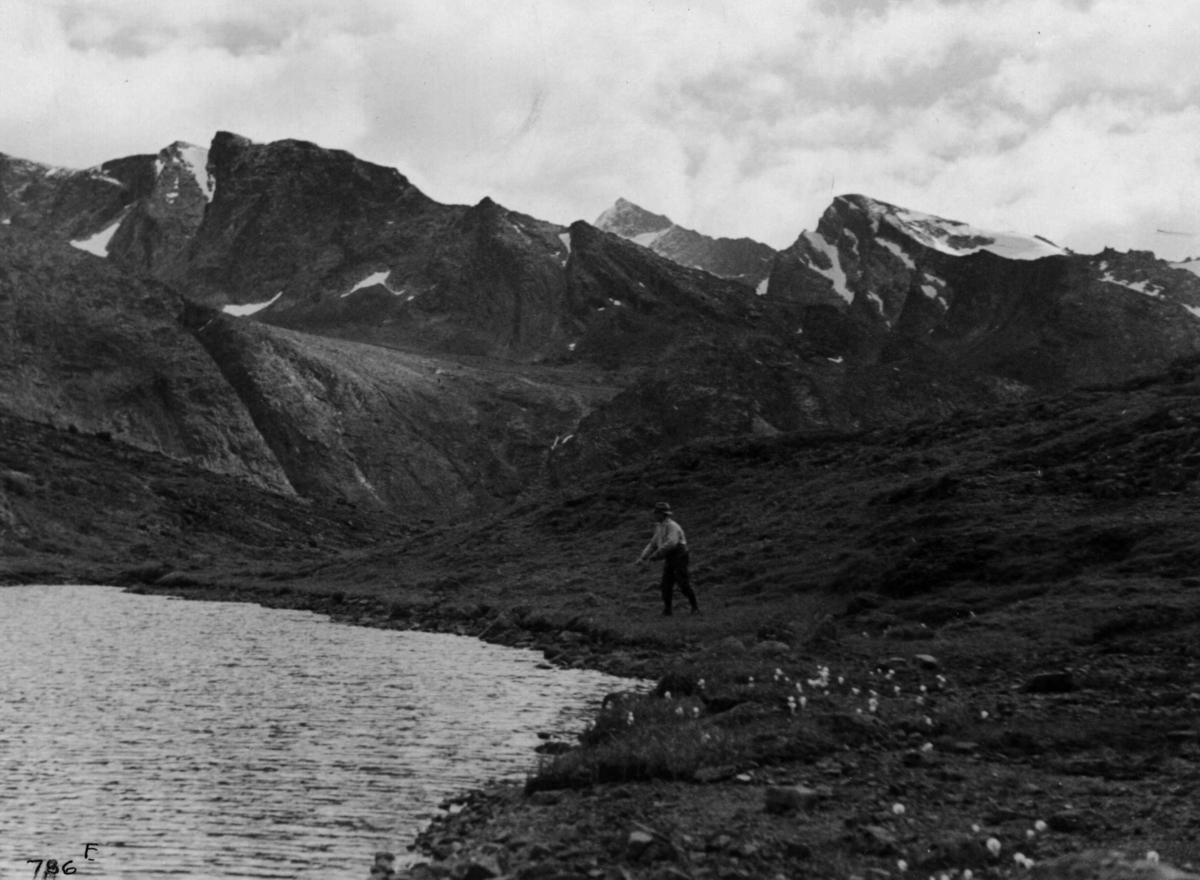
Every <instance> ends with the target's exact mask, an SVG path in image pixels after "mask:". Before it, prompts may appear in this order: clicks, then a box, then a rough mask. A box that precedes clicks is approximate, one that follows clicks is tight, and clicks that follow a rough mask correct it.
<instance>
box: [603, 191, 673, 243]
mask: <svg viewBox="0 0 1200 880" xmlns="http://www.w3.org/2000/svg"><path fill="white" fill-rule="evenodd" d="M674 225H675V224H674V223H673V222H671V218H670V217H667V216H665V215H663V214H652V213H651V212H649V211H647V210H646V209H645V208H641V207H639V206H638V205H635V204H634V203H633V202H630V201H628V200H626V199H624V198H620V199H617V201H616V203H615V204H614V205H613V206H612V207H611V208H609V209H608V210H606V211H605V212H604V213H603V214H601V215H600V216H599V217H597V218H596V223H595V226H596V228H597V229H599V230H601V231H603V232H611V233H613V234H614V235H619V236H621V237H622V238H628V239H630V240H631V241H635V242H637V243H638V244H640V245H643V246H644V247H650V246H651V244H652V243H653V241H654V238H655V237H657V236H659V235H662V234H663V233H664V232H666V231H667V230H668V229H670V228H671V227H672V226H674Z"/></svg>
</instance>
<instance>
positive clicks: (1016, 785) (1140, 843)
mask: <svg viewBox="0 0 1200 880" xmlns="http://www.w3.org/2000/svg"><path fill="white" fill-rule="evenodd" d="M135 589H137V590H139V591H148V592H169V593H172V594H175V595H180V596H187V597H190V598H196V599H221V600H241V601H254V602H259V603H261V604H264V605H273V606H280V607H289V608H304V609H307V610H312V611H315V612H319V613H324V614H328V615H329V616H330V617H331V618H332V619H333V620H335V621H340V622H344V623H348V624H353V625H366V626H375V627H381V628H391V629H425V630H435V631H440V632H453V633H458V634H460V635H464V636H472V637H478V638H484V639H486V640H488V641H493V642H496V643H500V644H509V645H514V646H521V647H527V648H533V649H537V650H540V651H542V652H543V654H544V656H545V658H546V662H547V663H552V664H555V665H561V666H573V667H578V666H588V667H593V668H599V669H604V670H605V671H608V672H613V673H616V674H622V675H630V676H639V677H649V678H652V679H654V680H656V681H657V687H656V688H655V690H654V691H653V692H652V693H649V694H647V693H644V692H641V693H636V692H631V693H630V694H628V695H625V696H623V697H618V698H614V699H613V700H612V701H611V702H609V704H608V705H607V707H606V708H603V709H601V710H600V711H599V712H598V713H597V717H596V722H595V726H594V727H593V729H592V730H591V731H588V732H581V734H582V735H581V737H580V742H569V743H547V744H545V746H544V747H543V748H542V749H540V751H542V752H543V754H542V755H541V756H540V759H539V760H540V761H541V767H540V768H539V769H538V770H537V771H536V772H534V773H532V774H531V776H530V777H529V779H528V781H527V783H526V784H525V785H524V786H523V787H522V786H513V785H488V786H485V787H482V788H480V789H477V790H474V791H470V792H464V793H462V794H461V795H459V796H456V797H454V798H452V799H450V800H448V801H447V802H445V803H444V804H442V808H443V813H442V815H441V816H439V817H438V818H437V819H435V820H434V821H433V822H432V823H431V825H430V826H429V827H428V828H427V829H426V830H425V831H423V832H422V833H421V835H420V836H419V837H418V839H417V840H416V841H414V842H413V845H412V853H411V854H402V855H401V858H400V859H399V860H398V861H399V862H400V863H401V864H403V865H405V867H403V868H402V869H401V870H400V871H399V873H398V874H397V875H396V876H403V877H408V878H413V880H417V878H420V880H426V878H453V880H486V878H493V877H502V878H509V877H512V878H519V880H585V878H586V880H609V878H612V880H640V878H664V880H665V878H681V877H689V878H743V877H744V878H759V877H761V878H778V877H784V878H791V877H860V878H864V880H867V878H876V880H883V878H887V877H895V878H906V877H920V878H924V877H927V876H933V877H939V878H940V877H943V876H944V877H950V878H953V877H959V878H970V877H1001V876H1003V877H1010V876H1029V877H1041V878H1059V877H1062V878H1067V877H1071V878H1076V877H1097V878H1133V877H1137V878H1185V877H1194V876H1197V875H1196V874H1194V873H1190V872H1191V871H1192V870H1193V863H1194V862H1197V861H1200V842H1198V840H1200V812H1198V811H1196V810H1195V809H1194V806H1193V805H1194V803H1195V797H1196V795H1197V793H1200V737H1198V735H1197V731H1196V728H1195V724H1194V720H1195V717H1196V712H1197V708H1198V707H1200V687H1197V685H1196V672H1197V668H1198V666H1200V663H1198V661H1197V660H1196V659H1194V657H1193V655H1192V654H1191V653H1190V652H1189V651H1188V650H1187V649H1186V646H1182V645H1177V644H1171V643H1169V642H1163V643H1160V644H1157V645H1156V644H1150V643H1148V642H1147V643H1144V644H1142V645H1140V646H1139V649H1138V651H1137V652H1136V653H1128V654H1127V653H1124V652H1111V651H1105V650H1087V649H1084V648H1080V649H1077V650H1075V651H1072V652H1070V655H1069V656H1067V655H1062V656H1060V657H1058V658H1056V659H1057V660H1058V661H1059V662H1058V663H1057V664H1056V666H1055V668H1054V669H1052V670H1046V669H1045V668H1044V667H1045V666H1046V664H1045V663H1042V664H1040V665H1041V666H1042V667H1043V668H1042V671H1030V670H1024V671H1014V670H1012V669H1006V668H1000V667H997V666H995V665H994V664H991V663H988V662H987V661H986V658H985V657H983V656H981V646H980V644H979V642H980V641H981V639H986V638H987V637H988V636H989V635H990V636H992V637H995V636H996V635H1000V636H1001V637H1002V635H1003V634H1002V633H999V634H998V633H989V632H988V631H987V629H985V628H979V631H977V632H975V633H971V632H970V629H971V628H965V627H964V628H960V631H959V632H957V633H956V632H954V631H953V630H952V631H951V632H949V633H942V634H938V636H937V637H933V635H932V634H925V635H924V637H922V634H920V633H909V634H908V635H909V636H910V638H900V637H897V636H895V635H893V636H892V637H890V638H888V637H886V636H885V637H872V636H871V634H870V633H869V632H868V633H866V634H864V633H862V632H856V631H855V629H856V628H855V629H852V628H851V627H852V624H853V623H854V621H855V616H853V615H849V616H843V617H842V618H841V619H839V620H837V621H827V622H826V624H825V626H824V627H823V629H822V631H821V632H820V633H819V634H817V635H816V636H815V637H813V638H810V639H809V640H807V642H805V643H799V642H794V643H789V642H785V641H780V640H778V639H761V640H757V641H755V640H750V639H741V638H736V637H732V636H731V637H726V638H723V639H721V640H718V641H717V642H716V643H714V644H710V645H707V646H701V645H697V646H694V649H692V650H679V649H675V650H663V649H650V648H646V647H644V646H643V647H641V648H639V647H637V646H635V645H629V644H621V642H620V640H619V639H615V640H614V639H611V638H610V639H606V638H605V634H603V633H595V632H586V631H580V630H571V629H561V630H556V631H552V630H548V629H540V628H538V622H537V620H536V618H534V619H533V620H531V621H530V622H531V623H533V624H534V627H525V626H522V625H521V623H520V622H519V621H520V619H521V616H520V615H519V614H518V615H514V614H512V613H511V612H510V611H508V610H485V611H482V612H479V613H478V614H477V616H474V617H461V616H454V615H446V614H441V613H438V612H436V611H433V610H429V611H427V612H425V613H417V612H414V613H409V614H407V615H406V614H401V613H399V612H398V611H397V610H396V609H395V608H391V607H389V606H387V605H386V604H385V603H383V602H381V601H379V600H377V599H374V598H372V597H366V596H352V595H344V594H341V593H333V594H324V595H321V594H309V593H304V592H297V591H293V590H290V589H287V588H275V589H273V590H264V589H261V588H258V587H250V586H224V587H222V586H219V585H200V584H190V585H183V584H175V585H170V584H169V582H168V583H165V584H156V585H141V586H137V587H135ZM1189 589H1192V588H1189ZM964 630H965V632H964ZM964 636H965V637H966V638H964ZM972 643H973V644H972ZM972 655H973V656H974V660H972V659H971V658H972ZM718 669H719V670H722V671H721V672H715V673H714V670H718ZM704 675H707V678H704V677H702V676H704ZM642 716H645V718H646V722H645V724H646V727H645V728H643V727H642V721H641V717H642ZM597 732H603V733H604V736H599V735H598V734H597ZM643 734H649V735H650V736H652V737H658V738H660V739H662V740H664V741H665V742H666V743H667V746H668V748H675V749H676V750H677V751H679V752H681V753H682V752H688V751H689V749H691V748H692V743H694V742H696V741H697V736H698V737H699V741H702V742H704V743H705V744H706V745H704V746H702V747H700V748H698V749H697V750H696V751H695V753H694V754H691V753H689V754H688V755H687V756H686V759H684V760H682V761H680V762H679V763H677V764H673V765H666V764H655V763H654V761H653V760H652V759H650V758H648V757H647V755H648V752H647V750H646V744H645V743H644V742H640V741H639V737H640V736H642V735H643ZM626 740H631V742H630V743H628V744H623V743H625V741H626ZM605 750H607V751H605ZM599 753H604V754H605V755H606V757H603V758H602V759H601V760H599V761H595V760H591V759H589V758H588V757H587V756H589V755H592V756H593V757H594V756H595V755H596V754H599ZM533 759H534V756H531V763H532V761H533ZM414 860H415V861H414ZM388 865H389V863H388V861H387V860H386V859H381V860H380V861H379V862H377V864H376V866H375V867H374V868H372V869H370V871H371V876H372V877H385V876H388V871H389V870H391V869H390V868H389V867H388ZM1175 866H1178V867H1175ZM367 870H368V869H367V868H366V867H364V874H366V873H367Z"/></svg>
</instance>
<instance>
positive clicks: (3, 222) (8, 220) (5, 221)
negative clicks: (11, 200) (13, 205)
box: [0, 217, 12, 226]
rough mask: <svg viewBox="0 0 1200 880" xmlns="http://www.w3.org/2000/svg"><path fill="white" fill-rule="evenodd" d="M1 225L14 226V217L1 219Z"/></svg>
mask: <svg viewBox="0 0 1200 880" xmlns="http://www.w3.org/2000/svg"><path fill="white" fill-rule="evenodd" d="M0 226H12V217H5V218H4V219H3V220H0Z"/></svg>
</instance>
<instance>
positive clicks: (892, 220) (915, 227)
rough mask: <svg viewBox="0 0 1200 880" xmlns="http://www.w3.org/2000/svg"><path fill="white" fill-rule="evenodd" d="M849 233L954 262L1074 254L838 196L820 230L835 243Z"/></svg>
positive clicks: (1029, 238) (1031, 239)
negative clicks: (983, 254)
mask: <svg viewBox="0 0 1200 880" xmlns="http://www.w3.org/2000/svg"><path fill="white" fill-rule="evenodd" d="M846 228H850V229H857V230H858V232H859V234H860V235H861V234H862V233H863V232H866V231H869V232H870V234H871V235H872V236H880V235H882V236H885V237H889V238H893V239H895V238H897V237H899V238H901V239H906V240H908V241H911V242H913V243H916V244H918V245H920V246H922V247H926V248H929V249H930V250H934V251H938V252H939V253H943V254H946V255H948V256H953V257H965V256H970V255H971V254H974V253H978V252H979V251H987V252H989V253H992V254H995V255H996V256H998V257H1004V258H1005V259H1009V260H1038V259H1041V258H1042V257H1055V256H1065V255H1066V254H1068V253H1070V252H1069V251H1067V250H1065V249H1064V248H1060V247H1059V246H1058V245H1056V244H1054V242H1052V241H1050V240H1049V239H1046V238H1043V237H1041V236H1039V235H1027V234H1024V233H1019V232H999V231H995V230H990V229H980V228H978V227H975V226H971V225H970V224H968V223H963V222H961V221H959V220H947V219H945V218H943V217H937V216H935V215H933V214H925V213H922V212H920V211H913V210H909V209H908V208H901V207H898V206H896V205H890V204H888V203H887V202H881V201H878V200H876V199H872V198H869V197H868V196H863V195H842V196H838V197H837V198H835V199H834V200H833V204H832V205H830V206H829V208H828V209H827V210H826V211H825V214H824V215H823V216H822V217H821V222H820V223H819V224H818V225H817V231H818V232H820V233H822V235H824V236H825V238H826V239H827V240H830V241H833V240H836V238H837V236H838V234H840V232H841V230H843V229H846Z"/></svg>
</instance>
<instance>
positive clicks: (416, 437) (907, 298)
mask: <svg viewBox="0 0 1200 880" xmlns="http://www.w3.org/2000/svg"><path fill="white" fill-rule="evenodd" d="M0 220H2V221H3V237H2V238H0V295H2V297H3V303H0V308H3V309H4V310H5V317H6V326H7V327H8V333H9V337H10V339H11V340H12V344H11V345H10V346H9V350H8V355H9V359H8V360H7V361H3V362H0V371H3V378H4V379H5V391H4V392H2V393H0V406H2V407H3V408H4V411H5V412H7V413H8V414H10V415H12V416H15V417H19V418H29V419H34V420H36V421H40V422H42V423H45V424H52V425H56V426H59V427H63V426H67V425H74V426H75V427H76V428H78V429H80V430H83V431H85V432H95V431H107V432H108V433H110V434H112V435H113V436H114V437H115V438H117V439H119V440H122V441H124V442H128V443H131V444H134V445H137V446H139V447H141V448H143V449H150V450H161V451H163V452H164V453H166V454H167V455H169V456H173V457H175V458H178V459H180V460H183V461H188V462H192V463H195V464H198V465H200V466H202V467H206V468H209V469H210V470H212V471H214V472H216V473H224V474H231V475H239V476H242V477H244V478H246V479H250V480H252V481H255V482H256V483H257V484H258V485H260V486H263V487H267V488H271V489H273V490H276V491H280V492H285V493H298V494H299V495H300V496H301V497H304V498H308V499H310V500H319V501H323V502H333V501H336V500H338V499H344V500H350V501H353V502H354V503H357V504H364V505H368V506H373V507H374V508H376V509H378V510H381V511H388V512H391V513H396V514H408V515H413V516H447V515H463V514H470V513H478V512H481V511H488V510H495V509H498V508H500V507H502V506H503V505H505V504H509V503H511V502H512V501H514V500H516V499H520V498H523V497H533V494H535V493H536V492H537V491H538V490H539V489H540V488H541V487H544V486H555V485H558V486H562V485H571V484H574V483H575V482H577V481H579V480H583V479H588V478H591V477H593V476H595V475H597V474H601V473H604V472H607V471H611V470H614V469H620V468H622V467H626V466H629V465H632V464H635V463H637V462H639V461H643V460H645V459H646V458H647V457H649V456H653V455H655V454H657V453H659V452H662V451H665V450H670V449H674V448H678V447H679V446H680V444H684V443H690V442H695V441H698V440H704V439H710V440H715V439H719V438H732V437H769V436H773V435H775V434H778V433H780V432H783V433H788V432H795V431H813V430H833V431H859V430H861V429H864V428H870V427H883V426H887V425H894V424H900V423H903V422H906V421H908V420H911V419H914V418H943V417H945V416H947V415H948V414H950V413H953V412H955V411H957V410H969V409H974V408H979V407H988V406H991V405H994V404H996V403H1001V402H1007V401H1019V400H1030V399H1033V398H1035V397H1036V396H1038V395H1040V394H1045V393H1060V392H1063V391H1066V390H1068V389H1071V388H1074V387H1079V386H1081V385H1088V384H1097V383H1117V382H1123V381H1128V380H1129V379H1132V378H1134V377H1138V376H1147V375H1153V374H1154V373H1156V372H1159V371H1161V370H1163V369H1165V368H1166V366H1167V365H1168V364H1169V363H1170V362H1171V361H1173V360H1174V359H1177V358H1180V357H1188V356H1191V355H1194V354H1196V353H1197V352H1200V317H1197V316H1198V315H1200V278H1198V277H1197V276H1196V275H1195V274H1194V273H1193V272H1190V271H1188V270H1187V269H1186V268H1185V267H1176V266H1172V265H1169V264H1167V263H1165V262H1162V261H1160V260H1156V259H1155V258H1154V257H1153V255H1150V254H1138V253H1129V254H1119V253H1115V252H1107V251H1106V252H1104V253H1102V254H1096V255H1090V256H1089V255H1078V254H1072V253H1070V252H1068V251H1066V250H1064V249H1062V248H1058V247H1057V246H1055V245H1053V244H1052V243H1049V242H1047V241H1045V240H1044V239H1041V238H1038V237H1037V236H1034V235H1029V234H1023V233H1015V232H995V231H989V230H985V229H979V228H976V227H973V226H970V225H968V224H966V223H963V222H960V221H954V220H947V219H944V218H938V217H933V216H931V215H927V214H922V213H920V212H918V211H914V210H911V209H907V208H901V207H898V206H894V205H888V204H886V203H883V202H879V201H877V200H873V199H870V198H868V197H866V196H861V195H846V196H839V197H837V198H835V199H834V200H833V203H832V204H831V205H830V207H829V209H828V210H827V211H826V212H825V214H824V215H823V216H822V217H821V218H820V221H819V223H818V224H817V228H816V229H815V230H814V231H804V232H802V233H800V235H799V236H798V237H797V239H796V242H795V244H793V245H792V246H791V247H789V248H787V249H785V250H784V251H781V252H775V251H772V250H771V249H770V248H765V247H764V246H761V245H757V244H756V243H754V242H750V241H748V240H737V241H732V240H725V239H712V238H709V237H706V236H704V235H702V234H700V233H695V232H693V231H690V230H684V229H681V228H680V227H677V226H676V225H674V224H672V223H671V222H670V221H669V219H668V218H666V217H663V216H661V215H656V214H652V213H650V212H648V211H645V210H643V209H640V208H638V207H637V206H635V205H633V204H631V203H629V202H626V201H624V200H621V201H619V202H618V203H617V205H616V206H614V208H613V209H612V210H610V211H608V212H605V214H604V215H603V216H602V217H601V218H599V219H598V221H597V223H598V226H592V225H589V224H587V223H584V222H582V221H577V222H575V223H573V224H571V225H570V226H569V227H564V226H560V225H557V224H554V223H548V222H546V221H542V220H539V219H537V218H535V217H531V216H528V215H526V214H522V213H520V212H519V211H516V210H512V209H510V208H507V207H504V206H502V205H499V204H496V203H495V202H494V201H492V200H491V199H488V198H484V199H482V200H481V201H480V202H479V203H478V204H476V205H473V206H465V205H443V204H440V203H438V202H436V201H434V200H433V199H430V198H429V197H428V196H426V195H425V194H424V193H422V192H420V191H419V190H418V189H417V188H416V187H415V186H414V185H413V184H412V183H411V182H410V181H409V180H408V179H407V178H406V177H405V176H404V175H403V174H402V173H401V172H400V171H399V170H397V169H394V168H385V167H382V166H378V165H375V164H372V163H370V162H365V161H363V160H360V159H358V158H357V157H355V156H353V155H351V154H349V153H346V152H344V151H338V150H328V149H324V148H322V147H320V146H318V145H316V144H312V143H308V142H303V141H296V140H283V141H277V142H274V143H268V144H259V143H254V142H252V141H250V140H249V139H247V138H244V137H241V136H239V135H236V134H233V133H230V132H218V133H217V134H216V135H215V136H214V138H213V140H212V143H211V144H210V146H209V147H207V148H205V147H200V146H195V145H190V144H185V143H181V142H180V143H174V144H171V145H169V146H167V147H165V148H163V149H162V150H160V151H159V152H158V153H157V154H144V155H137V156H129V157H125V158H123V159H117V160H113V161H111V162H106V163H104V164H102V165H100V166H97V167H96V168H92V169H86V170H80V171H72V170H69V169H61V168H54V167H51V166H46V165H39V164H38V163H36V162H31V161H26V160H18V159H13V158H11V157H7V156H0ZM598 227H602V228H598ZM608 230H611V231H608ZM643 245H648V246H643ZM0 357H2V356H0Z"/></svg>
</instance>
